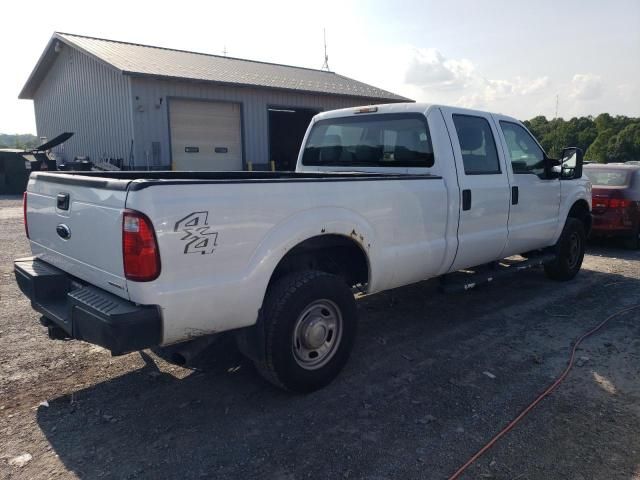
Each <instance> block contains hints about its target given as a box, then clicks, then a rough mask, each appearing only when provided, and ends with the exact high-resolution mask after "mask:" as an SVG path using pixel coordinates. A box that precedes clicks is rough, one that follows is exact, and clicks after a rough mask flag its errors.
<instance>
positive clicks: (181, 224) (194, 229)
mask: <svg viewBox="0 0 640 480" xmlns="http://www.w3.org/2000/svg"><path fill="white" fill-rule="evenodd" d="M208 216H209V212H206V211H204V212H193V213H190V214H189V215H187V216H186V217H184V218H183V219H181V220H178V221H177V222H176V225H175V227H174V228H173V231H174V232H182V233H184V236H183V237H182V238H181V239H180V240H182V241H184V242H186V243H185V245H184V253H185V254H186V253H200V254H202V255H206V254H208V253H213V251H214V250H215V249H216V246H217V245H218V232H213V231H212V230H211V227H210V226H209V225H208V224H207V218H208Z"/></svg>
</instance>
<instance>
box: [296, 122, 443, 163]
mask: <svg viewBox="0 0 640 480" xmlns="http://www.w3.org/2000/svg"><path fill="white" fill-rule="evenodd" d="M363 119H364V120H368V119H375V120H376V121H380V122H382V121H384V120H389V119H391V120H407V119H416V120H418V121H419V122H420V123H422V124H423V125H424V128H425V133H426V134H427V144H428V146H429V150H430V151H431V161H430V162H422V163H416V162H412V161H395V160H394V161H389V162H384V161H378V162H334V163H320V162H311V163H308V162H305V158H304V154H305V150H306V149H307V145H308V142H309V139H310V138H311V135H312V134H313V130H314V129H315V128H316V127H317V126H318V125H322V124H331V123H332V122H335V121H336V120H340V121H341V122H343V124H348V123H351V122H353V123H358V122H361V121H363ZM431 138H432V135H431V129H430V128H429V123H428V122H427V118H426V117H425V116H424V115H423V114H421V113H417V112H406V113H377V114H376V113H374V114H364V115H363V114H354V115H353V116H350V117H332V118H324V119H322V120H318V121H317V122H314V124H313V125H312V126H311V130H310V131H309V135H307V141H306V142H305V144H304V146H303V150H302V165H303V166H305V167H371V168H433V167H434V166H435V164H436V155H435V152H434V150H433V142H432V140H431ZM383 148H384V146H383Z"/></svg>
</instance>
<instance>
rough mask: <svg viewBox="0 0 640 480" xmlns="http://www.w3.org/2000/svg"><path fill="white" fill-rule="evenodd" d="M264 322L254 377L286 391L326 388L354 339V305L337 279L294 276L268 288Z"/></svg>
mask: <svg viewBox="0 0 640 480" xmlns="http://www.w3.org/2000/svg"><path fill="white" fill-rule="evenodd" d="M262 322H263V328H264V350H263V353H262V354H261V355H260V357H259V358H257V359H256V361H255V363H256V366H257V368H258V371H259V372H260V373H261V374H262V376H264V377H265V378H266V379H267V380H268V381H270V382H271V383H273V384H274V385H276V386H278V387H281V388H284V389H285V390H290V391H293V392H300V393H305V392H311V391H313V390H317V389H319V388H322V387H324V386H325V385H327V384H328V383H330V382H331V381H332V380H333V379H334V378H335V377H336V376H337V375H338V373H340V371H341V370H342V367H343V366H344V365H345V363H346V362H347V359H348V358H349V354H350V352H351V348H352V346H353V342H354V340H355V336H356V324H357V312H356V304H355V299H354V297H353V294H352V293H351V290H350V289H349V287H348V286H347V284H346V283H345V282H344V280H343V279H342V278H341V277H338V276H336V275H331V274H328V273H324V272H319V271H307V272H296V273H292V274H290V275H287V276H285V277H283V278H281V279H280V280H278V281H277V282H276V283H275V284H274V285H272V286H271V287H270V288H269V291H268V292H267V297H266V299H265V303H264V307H263V318H262Z"/></svg>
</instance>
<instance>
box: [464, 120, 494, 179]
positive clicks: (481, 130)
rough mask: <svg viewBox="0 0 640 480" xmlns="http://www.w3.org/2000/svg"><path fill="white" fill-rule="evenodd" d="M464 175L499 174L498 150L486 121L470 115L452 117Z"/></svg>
mask: <svg viewBox="0 0 640 480" xmlns="http://www.w3.org/2000/svg"><path fill="white" fill-rule="evenodd" d="M453 124H454V125H455V127H456V133H457V135H458V141H459V143H460V150H461V151H462V160H463V162H464V173H466V174H467V175H493V174H499V173H500V163H499V161H498V150H497V149H496V142H495V139H494V138H493V133H492V132H491V126H490V125H489V122H487V120H486V119H484V118H482V117H475V116H472V115H453Z"/></svg>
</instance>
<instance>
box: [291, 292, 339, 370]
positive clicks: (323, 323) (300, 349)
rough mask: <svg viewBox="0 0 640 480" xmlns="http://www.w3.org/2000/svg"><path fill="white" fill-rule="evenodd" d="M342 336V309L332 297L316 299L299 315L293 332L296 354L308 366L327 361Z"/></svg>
mask: <svg viewBox="0 0 640 480" xmlns="http://www.w3.org/2000/svg"><path fill="white" fill-rule="evenodd" d="M341 339H342V313H341V312H340V309H339V308H338V306H337V305H336V304H335V303H334V302H332V301H331V300H327V299H323V300H316V301H314V302H312V303H310V304H309V305H308V306H307V307H306V308H305V309H304V310H303V311H302V313H301V314H300V315H299V316H298V318H297V320H296V323H295V326H294V329H293V336H292V350H293V357H294V359H295V361H296V363H297V364H298V365H299V366H301V367H302V368H304V369H306V370H315V369H318V368H320V367H322V366H324V365H326V364H327V362H328V361H329V360H331V358H332V357H333V356H334V355H335V352H336V350H337V349H338V346H339V345H340V340H341Z"/></svg>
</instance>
